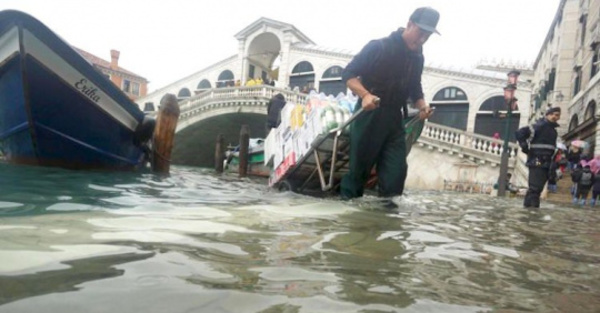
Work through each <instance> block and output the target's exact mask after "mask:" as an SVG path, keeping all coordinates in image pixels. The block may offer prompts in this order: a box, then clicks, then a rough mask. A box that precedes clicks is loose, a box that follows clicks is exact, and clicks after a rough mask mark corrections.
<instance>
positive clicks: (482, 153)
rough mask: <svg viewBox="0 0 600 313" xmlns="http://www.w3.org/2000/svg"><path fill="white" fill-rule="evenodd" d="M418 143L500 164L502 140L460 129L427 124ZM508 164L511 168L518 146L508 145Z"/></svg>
mask: <svg viewBox="0 0 600 313" xmlns="http://www.w3.org/2000/svg"><path fill="white" fill-rule="evenodd" d="M419 141H422V142H426V143H427V144H430V145H433V146H436V147H438V148H439V149H442V150H443V149H444V148H445V149H447V150H449V151H452V152H456V153H461V154H467V155H470V156H472V157H476V158H477V159H480V160H483V161H488V162H491V163H495V164H500V155H501V152H502V146H503V144H504V141H503V140H500V139H495V138H492V137H487V136H483V135H479V134H474V133H469V132H466V131H463V130H460V129H456V128H451V127H447V126H443V125H438V124H434V123H430V122H427V123H425V127H424V128H423V132H422V133H421V138H420V139H419ZM508 149H509V163H510V164H511V165H509V166H511V167H512V164H514V163H515V162H514V160H515V156H516V155H517V152H518V145H517V144H515V143H509V146H508Z"/></svg>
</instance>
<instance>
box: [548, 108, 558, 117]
mask: <svg viewBox="0 0 600 313" xmlns="http://www.w3.org/2000/svg"><path fill="white" fill-rule="evenodd" d="M554 112H558V113H560V108H559V107H553V108H549V109H548V110H546V115H550V114H552V113H554Z"/></svg>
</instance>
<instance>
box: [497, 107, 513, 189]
mask: <svg viewBox="0 0 600 313" xmlns="http://www.w3.org/2000/svg"><path fill="white" fill-rule="evenodd" d="M512 102H513V99H512V98H511V99H510V103H509V104H508V114H507V120H506V130H505V131H504V146H503V147H502V155H501V158H500V177H499V178H498V197H504V196H505V195H506V187H507V186H506V177H507V176H508V158H509V157H510V151H509V149H508V138H509V136H510V120H511V117H512Z"/></svg>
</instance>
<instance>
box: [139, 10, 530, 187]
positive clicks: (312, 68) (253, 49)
mask: <svg viewBox="0 0 600 313" xmlns="http://www.w3.org/2000/svg"><path fill="white" fill-rule="evenodd" d="M383 35H385V34H383ZM235 38H236V39H237V40H238V43H239V45H238V46H239V49H238V52H237V54H236V55H234V56H231V57H228V58H226V59H224V60H222V61H220V62H217V63H215V64H213V65H211V66H209V67H207V68H205V69H203V70H200V71H198V72H196V73H194V74H192V75H190V76H187V77H184V78H182V79H180V80H178V81H176V82H173V83H172V84H169V85H167V86H164V87H162V88H160V89H158V90H156V91H155V92H153V93H151V94H149V95H147V96H146V97H144V98H141V99H138V101H137V102H138V104H139V105H140V107H141V108H142V109H144V110H145V111H152V110H156V109H157V107H158V104H159V103H160V99H161V98H162V97H163V96H164V95H165V94H167V93H170V94H175V95H176V96H177V97H178V99H179V100H180V101H179V104H180V108H181V115H180V120H179V123H178V127H177V134H176V139H175V149H174V155H173V162H174V163H175V164H184V165H193V166H213V164H214V160H213V155H214V145H215V140H216V137H217V135H218V134H220V133H223V134H224V135H225V139H226V142H227V143H230V144H233V145H235V144H237V143H238V141H239V131H240V127H241V125H242V124H248V125H249V126H250V129H251V136H252V137H264V136H265V135H266V131H265V122H266V113H267V112H266V105H267V103H268V101H269V99H270V98H271V97H272V96H273V95H275V94H277V93H282V94H283V95H284V96H285V98H286V100H287V102H290V103H300V104H303V103H305V102H306V97H307V94H306V93H305V92H301V91H306V90H309V89H310V90H317V91H319V92H324V93H326V94H334V95H336V94H337V93H339V92H346V91H347V89H346V87H345V86H344V85H343V83H342V82H341V71H342V70H343V68H344V67H345V66H346V65H347V64H348V62H350V60H351V59H352V57H353V55H354V54H353V53H352V52H348V51H344V50H340V49H331V48H324V47H320V46H317V45H315V43H314V42H312V41H311V40H310V39H309V38H308V37H307V36H306V35H304V34H303V33H302V32H300V31H299V30H298V29H296V28H295V27H294V26H293V25H290V24H287V23H283V22H278V21H274V20H270V19H266V18H261V19H259V20H258V21H256V22H255V23H253V24H251V25H249V26H248V27H246V28H244V29H243V30H242V31H240V32H239V33H238V34H236V35H235ZM425 55H427V53H426V51H425ZM506 73H507V71H502V72H494V71H489V70H487V71H486V70H459V69H452V68H445V67H442V66H432V65H427V66H426V67H425V69H424V72H423V78H422V84H423V89H424V93H425V100H426V101H427V102H428V103H429V104H430V105H431V106H433V107H435V108H436V110H435V114H434V115H433V116H432V118H431V119H430V121H429V123H430V124H429V125H432V127H433V126H435V127H437V128H435V127H434V128H435V129H437V132H438V133H436V134H437V135H436V134H433V133H432V136H430V137H429V139H426V137H425V136H424V137H423V138H422V139H423V141H422V142H421V144H423V145H424V147H425V146H427V147H429V148H431V149H433V151H438V152H444V151H445V152H448V151H452V153H453V155H455V156H457V157H458V159H457V161H456V162H458V163H460V164H462V165H461V166H463V165H464V166H463V167H465V166H466V167H469V166H470V167H474V168H478V167H480V165H485V166H488V165H489V166H490V167H495V166H496V165H495V164H496V163H498V162H499V159H498V160H497V162H496V159H497V158H496V157H497V153H495V152H494V151H492V150H494V149H496V148H497V147H498V146H499V144H500V143H501V142H494V141H493V139H491V137H492V136H493V135H494V134H495V133H498V134H499V135H500V137H501V139H503V138H504V137H505V136H506V134H509V137H511V139H513V138H512V134H513V133H514V130H516V129H517V128H518V127H519V126H523V125H526V124H527V121H528V120H529V117H530V116H529V115H530V112H531V109H530V107H531V101H530V99H531V84H530V83H529V82H528V81H527V79H528V73H527V72H526V71H523V73H522V75H521V77H522V79H521V80H520V82H519V84H518V89H517V91H516V97H517V98H518V99H519V103H518V108H517V109H516V110H515V111H514V112H513V114H512V117H511V118H510V120H511V121H510V129H509V130H508V132H506V125H507V123H506V121H507V119H508V116H507V107H506V104H505V101H504V97H503V87H504V86H506V80H507V77H506ZM251 78H256V79H258V78H261V79H262V80H263V84H262V85H254V86H249V85H247V84H246V82H247V81H249V80H250V79H251ZM267 81H273V83H272V84H273V85H274V86H270V85H266V84H264V82H267ZM250 85H251V84H250ZM432 129H433V128H432ZM450 134H452V135H450ZM457 138H458V139H457ZM434 139H435V140H438V141H440V142H445V143H444V144H442V143H439V145H438V144H434V143H432V140H434ZM442 146H447V147H445V148H444V147H442ZM434 147H435V148H434ZM429 148H427V149H429ZM463 148H464V149H463ZM448 149H449V150H448ZM482 149H483V150H482ZM484 150H485V153H484V154H481V151H484ZM488 152H489V153H488ZM496 152H497V151H496ZM448 153H450V152H448ZM411 157H412V155H411ZM441 160H448V159H447V158H445V159H444V158H442V159H440V161H441ZM463 161H464V162H466V163H464V164H463V163H461V162H463ZM456 162H455V163H456ZM458 163H457V164H458ZM467 163H468V164H467ZM471 163H472V164H471ZM513 163H514V162H513ZM465 164H466V165H465ZM440 168H445V167H444V166H441V167H440ZM496 171H497V169H496ZM446 172H447V171H446ZM479 173H483V171H482V170H479ZM440 175H441V178H440V177H439V176H438V177H437V178H438V182H439V181H442V182H443V180H444V179H451V180H457V179H458V180H460V179H463V178H464V177H463V176H464V175H463V174H456V173H455V174H452V175H450V176H451V177H450V176H448V175H446V176H448V177H445V176H444V175H445V174H444V173H443V172H441V173H440ZM468 175H477V176H478V177H479V175H480V174H468ZM486 175H487V174H486ZM493 176H495V174H494V175H493ZM482 177H484V178H485V179H487V180H490V177H491V176H490V175H487V176H485V175H484V176H482ZM465 179H466V178H465ZM469 179H475V178H469ZM477 179H478V180H479V178H477ZM409 180H410V177H409Z"/></svg>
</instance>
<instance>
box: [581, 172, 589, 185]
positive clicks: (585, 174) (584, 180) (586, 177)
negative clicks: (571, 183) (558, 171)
mask: <svg viewBox="0 0 600 313" xmlns="http://www.w3.org/2000/svg"><path fill="white" fill-rule="evenodd" d="M579 185H581V186H591V185H592V173H591V172H583V173H582V174H581V179H580V180H579Z"/></svg>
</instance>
